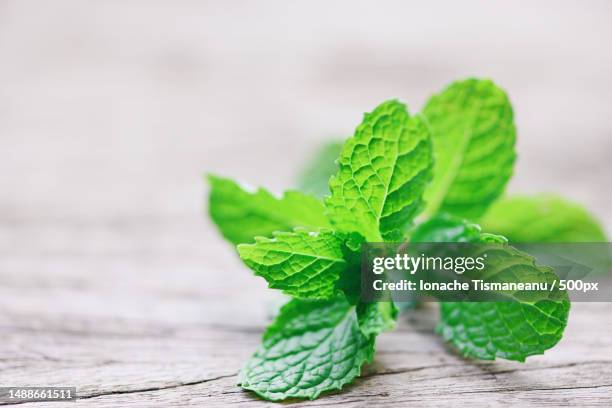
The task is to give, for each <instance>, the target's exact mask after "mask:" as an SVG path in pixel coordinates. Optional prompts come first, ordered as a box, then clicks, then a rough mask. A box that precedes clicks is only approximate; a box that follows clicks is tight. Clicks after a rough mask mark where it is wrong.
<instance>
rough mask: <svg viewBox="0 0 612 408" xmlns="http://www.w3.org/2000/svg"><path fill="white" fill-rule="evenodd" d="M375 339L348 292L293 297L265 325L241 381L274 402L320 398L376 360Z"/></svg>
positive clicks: (246, 386)
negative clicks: (361, 322)
mask: <svg viewBox="0 0 612 408" xmlns="http://www.w3.org/2000/svg"><path fill="white" fill-rule="evenodd" d="M374 340H375V338H374V336H366V335H364V333H363V332H362V330H361V329H360V327H359V322H358V317H357V313H356V310H355V306H351V305H350V304H349V303H348V302H347V301H346V300H345V299H344V297H337V298H334V299H330V300H323V301H321V300H318V301H317V300H298V299H294V300H292V301H290V302H289V303H287V304H286V305H285V306H283V308H282V309H281V311H280V314H279V316H278V317H277V318H276V320H275V321H274V323H272V325H271V326H270V327H269V328H268V330H266V333H265V334H264V337H263V344H262V345H261V346H260V347H259V349H258V350H257V351H256V352H255V354H254V355H253V356H252V357H251V359H250V360H249V361H248V362H247V364H246V366H245V367H244V369H243V370H242V371H241V373H240V384H241V385H242V387H243V388H245V389H247V390H251V391H254V392H255V393H257V394H258V395H259V396H261V397H263V398H265V399H268V400H272V401H278V400H283V399H286V398H308V399H315V398H317V397H318V396H319V394H321V393H322V392H325V391H330V390H338V389H340V388H342V386H344V385H345V384H348V383H350V382H351V381H353V379H354V378H355V377H357V376H358V375H359V374H360V372H361V366H362V365H363V363H365V362H369V361H371V360H372V357H373V355H374Z"/></svg>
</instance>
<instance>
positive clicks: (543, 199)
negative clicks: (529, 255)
mask: <svg viewBox="0 0 612 408" xmlns="http://www.w3.org/2000/svg"><path fill="white" fill-rule="evenodd" d="M480 223H481V225H482V227H483V228H484V229H486V230H487V231H495V232H497V233H499V234H503V235H504V236H506V238H508V240H509V241H510V242H517V243H518V242H521V243H525V242H605V241H606V235H605V234H604V231H603V229H602V227H601V225H599V223H598V222H597V220H596V219H595V218H594V217H593V216H592V215H591V214H589V213H588V212H587V210H586V209H584V208H583V207H582V206H580V205H579V204H576V203H572V202H570V201H568V200H565V199H563V198H561V197H558V196H556V195H553V194H539V195H535V196H531V197H530V196H512V197H505V198H501V199H500V200H498V201H496V202H495V203H494V204H493V205H492V206H491V208H489V210H488V211H487V213H486V214H485V216H484V217H483V218H482V219H481V220H480ZM526 226H529V227H528V228H525V227H526Z"/></svg>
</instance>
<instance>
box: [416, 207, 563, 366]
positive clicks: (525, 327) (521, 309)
mask: <svg viewBox="0 0 612 408" xmlns="http://www.w3.org/2000/svg"><path fill="white" fill-rule="evenodd" d="M436 226H438V227H439V228H440V229H446V230H448V231H449V232H447V233H445V232H443V231H440V230H436ZM419 230H420V231H419ZM478 230H479V228H478V226H477V225H474V224H468V223H466V222H465V221H461V220H459V219H455V220H453V219H452V218H449V217H446V218H445V219H444V220H443V221H438V220H435V219H434V220H432V221H430V222H428V223H426V224H424V225H422V226H420V227H419V228H418V231H417V232H415V234H414V235H413V239H414V237H415V236H416V237H418V238H419V239H420V240H421V241H419V242H433V241H432V239H433V238H439V237H442V236H445V237H446V238H447V239H444V240H443V241H446V242H497V243H502V244H503V243H504V241H505V239H504V238H503V237H500V236H495V235H490V234H481V236H480V238H476V237H475V234H474V233H475V231H478ZM458 231H464V233H463V234H460V233H459V234H458ZM487 255H488V257H487V265H488V267H487V270H486V273H487V279H494V280H495V281H501V282H520V281H523V282H548V283H549V284H550V283H552V281H553V280H557V279H558V278H557V276H556V275H555V273H554V272H553V270H552V269H551V268H549V267H545V266H539V265H537V264H536V262H535V259H534V258H533V257H531V256H529V255H527V254H525V253H522V252H520V251H518V250H516V249H514V248H512V247H511V246H509V245H500V246H499V247H498V246H495V248H494V249H492V250H490V251H488V252H487ZM469 274H470V272H466V276H468V277H469ZM473 278H478V276H474V277H473ZM556 287H557V288H558V285H557V286H556ZM513 296H514V297H513V298H512V300H509V301H507V302H479V303H470V302H441V304H440V313H441V320H440V323H439V324H438V327H437V331H438V332H439V333H440V334H441V335H442V337H443V338H444V339H445V340H446V341H448V342H450V343H452V344H453V345H454V346H455V347H456V348H457V349H458V350H459V351H460V352H461V354H463V355H464V356H467V357H473V358H479V359H484V360H493V359H495V358H496V357H499V358H505V359H508V360H516V361H524V360H525V358H527V357H528V356H531V355H535V354H543V353H544V351H546V350H548V349H549V348H551V347H553V346H554V345H555V344H557V342H559V340H561V337H562V336H563V331H564V329H565V326H566V325H567V318H568V314H569V308H570V302H569V300H568V296H567V292H565V291H560V290H558V289H557V290H556V291H553V292H548V293H546V294H544V293H538V297H537V298H534V297H533V295H532V296H531V297H529V298H527V297H520V294H517V295H513Z"/></svg>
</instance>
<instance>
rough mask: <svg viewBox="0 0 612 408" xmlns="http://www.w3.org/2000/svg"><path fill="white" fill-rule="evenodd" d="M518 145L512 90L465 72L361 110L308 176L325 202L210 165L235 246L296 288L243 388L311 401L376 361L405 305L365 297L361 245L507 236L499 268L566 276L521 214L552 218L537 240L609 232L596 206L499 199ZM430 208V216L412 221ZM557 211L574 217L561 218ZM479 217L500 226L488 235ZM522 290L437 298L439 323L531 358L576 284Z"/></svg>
mask: <svg viewBox="0 0 612 408" xmlns="http://www.w3.org/2000/svg"><path fill="white" fill-rule="evenodd" d="M514 143H515V126H514V121H513V115H512V106H511V104H510V102H509V99H508V97H507V95H506V93H505V92H504V91H503V90H502V89H501V88H499V87H498V86H497V85H495V84H494V83H493V82H491V81H489V80H479V79H468V80H465V81H460V82H455V83H453V84H451V85H450V86H449V87H447V88H446V89H445V90H444V91H442V92H441V93H439V94H436V95H435V96H433V97H432V98H431V99H430V100H429V102H427V104H426V106H425V108H424V110H423V114H417V115H410V114H409V113H408V110H407V109H406V107H405V105H403V104H402V103H400V102H398V101H395V100H391V101H387V102H384V103H382V104H381V105H379V106H378V107H376V108H375V109H374V110H373V111H372V112H371V113H367V114H365V116H364V119H363V121H362V123H361V124H360V125H359V126H358V127H357V129H356V131H355V133H354V136H353V137H351V138H349V139H348V140H347V141H346V142H345V143H344V144H343V146H342V147H341V148H339V145H338V144H330V145H328V147H327V148H326V149H324V150H323V151H322V153H321V156H320V157H318V158H316V159H315V164H316V165H314V166H310V168H311V171H309V172H307V173H306V174H304V175H303V177H302V183H301V185H302V186H303V187H304V188H305V189H306V190H308V191H309V192H314V193H316V194H317V195H318V196H319V197H320V196H321V190H322V189H321V186H322V185H324V184H325V182H326V180H327V179H329V189H330V192H329V195H328V196H327V197H326V198H324V199H323V200H322V201H321V200H320V199H318V198H315V197H314V196H311V195H308V194H303V193H300V192H287V193H285V195H284V196H282V197H280V198H277V197H275V196H273V195H271V194H270V193H268V192H267V191H265V190H263V189H259V190H256V191H249V190H246V189H244V188H242V187H241V186H240V185H238V184H237V183H235V182H233V181H232V180H229V179H225V178H221V177H216V176H210V177H209V182H210V184H211V193H210V201H209V210H210V214H211V218H212V219H213V221H214V222H215V224H216V225H217V227H218V228H219V230H220V231H221V233H222V234H223V236H224V237H226V239H228V240H229V241H230V242H231V243H233V244H240V245H238V253H239V255H240V257H241V259H242V260H243V261H244V263H245V264H246V265H247V266H248V267H249V268H251V269H252V270H253V271H254V272H255V274H256V275H259V276H261V277H263V278H264V279H266V281H267V282H268V284H269V286H270V287H271V288H274V289H279V290H282V291H283V292H284V293H286V294H288V295H290V296H292V297H293V298H294V299H293V300H291V301H289V303H287V304H286V305H285V306H284V307H283V308H282V309H281V311H280V313H279V315H278V317H277V318H276V320H275V322H274V323H272V325H271V326H270V327H269V328H268V330H267V331H266V333H265V334H264V338H263V342H262V345H261V346H260V348H259V349H258V350H257V351H256V352H255V354H254V355H253V356H252V357H251V359H250V360H249V361H248V362H247V364H246V365H245V367H244V369H243V370H242V372H241V375H240V384H241V385H242V387H243V388H245V389H248V390H252V391H254V392H255V393H257V394H258V395H260V396H261V397H263V398H265V399H268V400H273V401H278V400H283V399H286V398H309V399H314V398H317V397H318V396H319V395H320V394H321V393H323V392H326V391H330V390H337V389H340V388H341V387H343V386H344V385H345V384H348V383H350V382H351V381H352V380H353V379H354V378H355V377H356V376H358V375H359V373H360V372H361V367H362V365H363V364H364V363H366V362H369V361H371V360H372V358H373V355H374V348H375V340H376V337H377V336H378V335H379V334H381V333H382V332H384V331H386V330H391V329H393V328H394V327H395V320H396V318H397V314H398V309H397V308H396V306H395V305H394V304H393V303H372V304H364V303H360V302H359V300H358V298H359V296H358V291H359V286H360V270H359V259H360V245H361V243H362V242H367V241H369V242H382V241H388V242H394V241H395V242H397V241H403V240H406V239H409V240H411V241H412V242H496V243H502V244H501V245H500V246H499V248H498V249H497V250H496V251H495V253H494V254H492V257H493V258H494V259H496V263H495V264H494V265H495V268H494V270H493V272H494V273H496V274H498V275H499V276H498V277H499V278H500V279H504V280H511V279H519V280H520V279H521V276H523V275H525V276H526V275H528V276H529V279H530V280H534V279H535V280H536V281H537V280H538V279H542V280H546V281H549V280H554V279H557V278H556V275H555V274H554V272H553V271H552V270H551V269H550V268H548V267H545V266H542V265H539V264H537V261H536V260H534V259H533V258H532V257H530V256H529V255H526V254H524V253H521V252H520V251H518V250H516V249H514V248H513V247H512V246H511V243H510V244H508V243H507V241H508V240H510V241H511V242H517V241H525V240H526V237H527V241H529V239H528V237H529V228H525V224H530V225H531V224H533V223H535V221H536V219H538V218H544V219H546V220H547V221H546V222H541V223H539V224H537V223H536V224H537V225H538V228H537V229H536V228H534V229H533V234H534V235H533V236H534V237H535V238H536V239H537V240H542V241H549V240H551V239H552V237H557V238H561V239H559V240H558V242H559V241H561V240H563V239H576V238H575V237H583V238H584V239H585V240H587V239H588V238H589V239H590V238H591V237H594V238H593V239H597V240H602V238H605V237H604V235H603V232H602V230H601V228H600V227H599V225H598V224H597V222H596V221H595V220H594V219H593V218H592V217H590V216H589V215H588V214H587V213H586V212H584V211H583V210H582V209H580V208H579V207H576V206H574V205H570V204H567V203H565V202H563V201H559V200H560V199H555V200H553V201H551V200H550V199H541V198H537V199H535V200H531V199H529V200H527V199H521V200H522V201H516V199H515V201H508V200H511V199H502V200H500V201H497V202H496V203H495V204H493V203H494V202H495V201H496V200H497V199H498V197H500V196H501V195H502V193H503V190H504V187H505V185H506V184H507V182H508V180H509V178H510V176H511V174H512V170H513V163H514V160H515V157H516V154H515V151H514ZM338 149H339V150H340V152H339V157H338V159H337V161H336V164H333V163H331V161H330V160H331V159H330V158H329V157H330V155H331V154H333V152H334V151H337V150H338ZM322 163H325V164H322ZM492 204H493V206H492ZM543 206H544V207H543ZM549 207H550V208H552V210H550V211H552V215H550V216H548V215H549V213H547V212H546V211H544V212H543V208H549ZM423 209H425V215H426V217H427V218H429V220H428V221H425V222H423V223H421V224H420V225H418V226H416V227H415V226H414V223H415V219H416V217H417V215H418V214H419V213H420V212H421V211H422V210H423ZM559 214H565V215H567V217H564V221H563V222H560V221H558V220H557V218H556V216H555V215H557V216H558V215H559ZM543 215H544V217H543ZM466 219H467V220H469V221H466ZM478 220H481V221H482V223H483V225H484V227H485V231H487V232H492V233H496V234H502V235H494V234H490V233H484V232H481V227H480V226H478V225H477V224H475V223H474V222H475V221H478ZM529 220H532V221H529ZM585 221H588V222H587V223H586V224H585ZM504 234H507V235H508V237H507V238H506V237H504V236H503V235H504ZM530 242H534V241H533V240H531V241H530ZM523 277H524V276H523ZM509 296H512V294H510V295H509ZM514 300H515V301H514V302H503V303H502V302H498V303H496V302H483V303H452V302H442V303H441V307H440V310H441V320H440V323H439V325H438V328H437V330H438V332H439V333H440V334H441V335H442V336H443V338H444V339H445V340H447V341H448V342H449V343H451V344H452V345H453V346H454V347H455V348H456V349H458V350H459V352H461V353H462V354H463V355H465V356H468V357H472V358H480V359H495V358H505V359H510V360H517V361H524V360H525V358H527V357H528V356H530V355H534V354H541V353H543V352H544V351H545V350H547V349H549V348H551V347H553V346H554V345H555V344H556V343H557V342H558V341H559V340H560V339H561V337H562V335H563V331H564V329H565V326H566V324H567V317H568V313H569V300H568V298H567V293H565V292H563V291H557V292H554V293H551V294H550V295H549V296H548V297H546V298H536V299H534V298H521V297H520V296H519V295H517V297H516V298H514Z"/></svg>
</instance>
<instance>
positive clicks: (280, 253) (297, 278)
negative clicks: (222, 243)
mask: <svg viewBox="0 0 612 408" xmlns="http://www.w3.org/2000/svg"><path fill="white" fill-rule="evenodd" d="M272 236H273V238H272V239H269V238H264V237H257V238H255V243H254V244H241V245H238V253H239V254H240V258H241V259H242V260H243V261H244V263H245V264H246V265H247V266H248V267H249V268H251V269H252V270H253V271H255V275H258V276H261V277H263V278H264V279H265V280H266V281H268V284H269V286H270V288H274V289H281V290H283V291H284V292H285V293H286V294H288V295H291V296H295V297H298V298H312V299H328V298H330V297H332V296H334V294H335V293H336V282H337V281H338V279H339V278H340V275H341V274H342V273H343V272H344V271H345V270H346V268H347V262H346V261H345V259H344V255H343V252H342V249H343V240H342V238H341V237H339V236H338V235H337V234H335V233H334V232H332V231H330V230H321V231H316V232H309V231H307V230H300V229H298V230H295V231H293V232H274V233H273V234H272Z"/></svg>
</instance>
